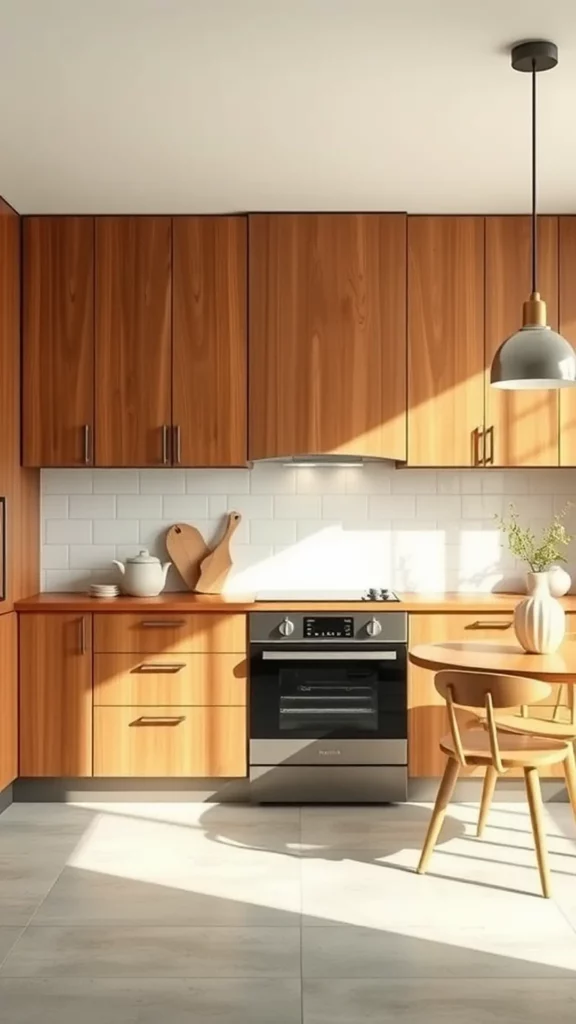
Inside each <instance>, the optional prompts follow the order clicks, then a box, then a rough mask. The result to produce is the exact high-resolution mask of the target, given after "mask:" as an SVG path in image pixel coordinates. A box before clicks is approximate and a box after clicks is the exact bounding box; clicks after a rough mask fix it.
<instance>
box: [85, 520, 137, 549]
mask: <svg viewBox="0 0 576 1024" xmlns="http://www.w3.org/2000/svg"><path fill="white" fill-rule="evenodd" d="M138 534H139V524H138V520H137V519H96V520H95V522H94V543H95V544H131V543H133V542H134V541H137V540H138Z"/></svg>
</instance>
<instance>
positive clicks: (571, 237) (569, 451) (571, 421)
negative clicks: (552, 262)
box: [558, 217, 576, 466]
mask: <svg viewBox="0 0 576 1024" xmlns="http://www.w3.org/2000/svg"><path fill="white" fill-rule="evenodd" d="M558 221H559V223H558V236H559V237H558V244H559V271H560V286H559V298H558V322H559V327H558V330H559V331H560V334H561V335H562V337H564V338H566V340H567V341H569V342H570V343H571V344H572V345H573V346H574V347H575V348H576V217H559V218H558ZM559 401H560V465H561V466H576V389H574V390H573V389H572V388H563V389H562V390H561V391H560V393H559Z"/></svg>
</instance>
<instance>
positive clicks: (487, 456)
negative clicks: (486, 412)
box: [484, 427, 494, 466]
mask: <svg viewBox="0 0 576 1024" xmlns="http://www.w3.org/2000/svg"><path fill="white" fill-rule="evenodd" d="M486 437H487V438H488V441H489V442H490V446H489V451H488V452H486V441H484V462H485V464H486V465H487V466H493V465H494V427H488V430H487V431H486Z"/></svg>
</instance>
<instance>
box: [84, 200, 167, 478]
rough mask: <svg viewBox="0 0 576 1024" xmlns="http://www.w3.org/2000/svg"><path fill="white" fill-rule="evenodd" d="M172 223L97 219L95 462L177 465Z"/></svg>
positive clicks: (156, 219)
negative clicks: (173, 454)
mask: <svg viewBox="0 0 576 1024" xmlns="http://www.w3.org/2000/svg"><path fill="white" fill-rule="evenodd" d="M171 247H172V232H171V220H170V217H97V218H96V462H97V465H98V466H162V465H168V464H169V462H170V443H169V441H170V423H171V421H172V409H171V402H172V397H171V362H172V359H171V351H172V346H171V337H170V335H171V316H170V305H171V302H170V299H171Z"/></svg>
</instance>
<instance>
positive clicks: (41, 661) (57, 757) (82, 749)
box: [20, 614, 92, 777]
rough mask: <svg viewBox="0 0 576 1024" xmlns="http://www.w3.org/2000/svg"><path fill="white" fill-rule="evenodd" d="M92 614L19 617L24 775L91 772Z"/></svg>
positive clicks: (21, 733)
mask: <svg viewBox="0 0 576 1024" xmlns="http://www.w3.org/2000/svg"><path fill="white" fill-rule="evenodd" d="M91 650H92V617H91V616H90V615H74V614H55V615H41V614H40V615H25V616H23V617H22V619H21V620H20V775H22V776H55V777H62V776H64V777H73V776H90V775H92V653H91Z"/></svg>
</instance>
